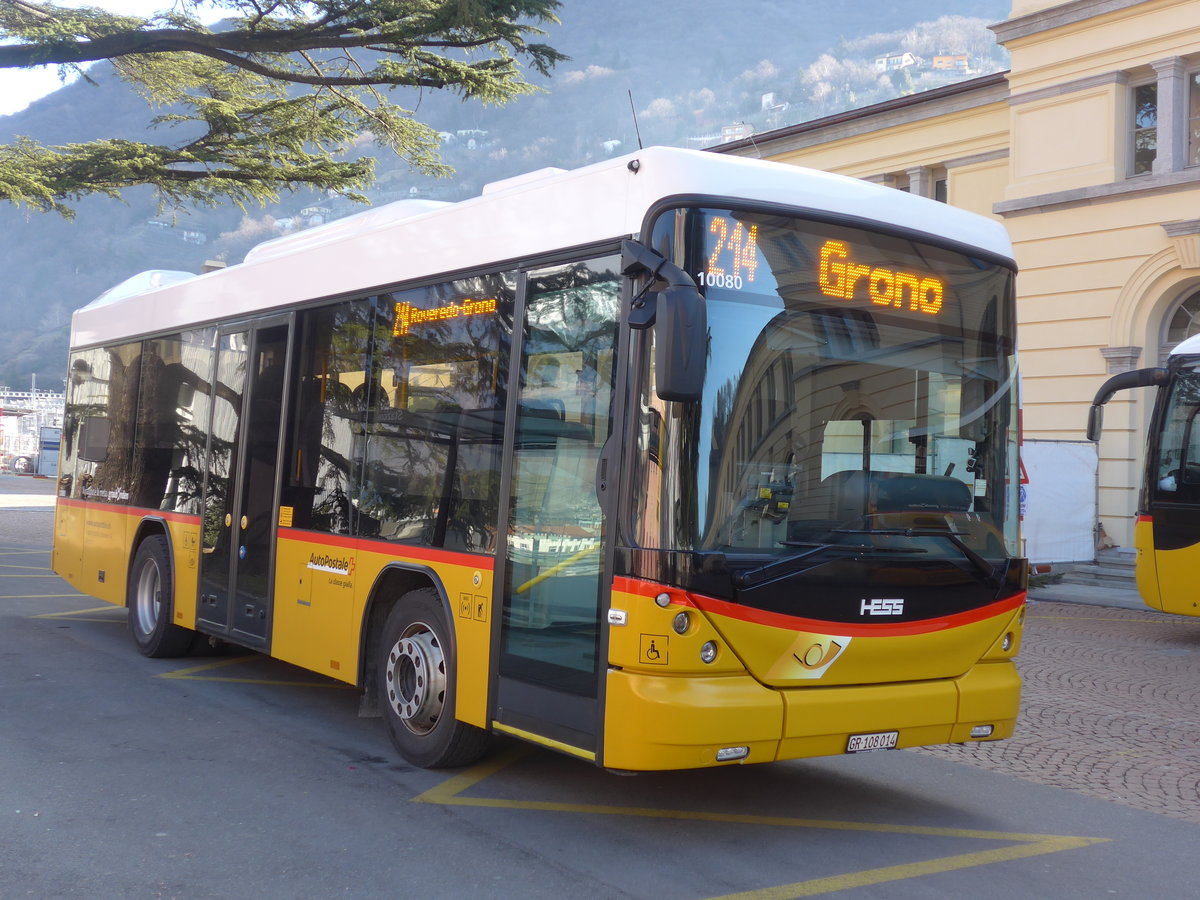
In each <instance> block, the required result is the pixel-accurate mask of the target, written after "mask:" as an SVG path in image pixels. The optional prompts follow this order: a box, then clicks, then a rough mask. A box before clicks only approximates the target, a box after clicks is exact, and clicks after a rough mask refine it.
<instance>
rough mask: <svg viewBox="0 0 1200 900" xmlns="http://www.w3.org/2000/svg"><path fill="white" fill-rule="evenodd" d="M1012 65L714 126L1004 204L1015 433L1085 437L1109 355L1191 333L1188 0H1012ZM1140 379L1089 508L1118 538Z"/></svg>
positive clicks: (998, 212)
mask: <svg viewBox="0 0 1200 900" xmlns="http://www.w3.org/2000/svg"><path fill="white" fill-rule="evenodd" d="M992 30H993V31H994V33H995V34H996V37H997V40H998V41H999V42H1000V43H1001V44H1003V45H1004V46H1005V47H1006V48H1007V49H1008V51H1009V53H1010V54H1011V69H1010V70H1009V71H1008V72H1007V73H1002V74H998V75H989V76H984V77H981V78H976V79H972V80H969V81H964V82H960V83H958V84H955V85H951V86H949V87H946V88H940V89H937V90H933V91H928V92H925V93H922V94H917V95H912V96H909V97H903V98H899V99H897V100H892V101H888V102H885V103H881V104H877V105H875V106H872V107H867V108H864V109H859V110H853V111H850V112H847V113H843V114H839V115H835V116H830V117H827V118H824V119H819V120H815V121H812V122H806V123H802V124H800V125H795V126H790V127H787V128H782V129H779V130H777V131H772V132H767V133H764V134H759V135H755V136H753V137H752V138H747V139H745V140H741V141H737V142H733V143H729V144H726V145H724V146H722V147H720V148H717V149H718V150H719V151H720V152H726V153H733V154H738V155H745V156H759V157H762V158H766V159H773V160H777V161H781V162H786V163H792V164H796V165H804V166H811V167H814V168H819V169H825V170H828V171H832V172H839V173H842V174H846V175H851V176H854V177H858V178H863V179H867V180H870V181H875V182H879V183H882V184H885V185H889V186H892V187H895V188H897V189H901V190H907V191H910V192H912V193H917V194H921V195H923V196H926V197H930V198H933V199H938V200H945V201H947V202H949V203H952V204H954V205H956V206H961V207H964V208H966V209H970V210H973V211H975V212H978V213H982V214H984V215H988V216H992V217H995V218H998V219H1000V220H1001V221H1003V222H1004V224H1005V225H1006V226H1007V228H1008V230H1009V233H1010V235H1011V236H1012V240H1013V244H1014V247H1015V250H1016V257H1017V262H1018V264H1019V266H1020V269H1021V272H1020V275H1019V276H1018V279H1017V292H1018V304H1017V308H1018V313H1017V315H1018V339H1019V342H1020V343H1019V346H1020V351H1019V352H1020V360H1021V372H1022V397H1023V409H1024V413H1023V418H1024V434H1025V438H1026V439H1027V440H1036V439H1041V440H1057V441H1081V440H1083V439H1084V429H1085V427H1086V422H1087V410H1088V407H1089V406H1090V404H1091V401H1092V398H1093V397H1094V395H1095V393H1096V390H1097V389H1098V388H1099V386H1100V385H1101V383H1102V382H1103V381H1104V380H1105V379H1106V378H1107V377H1108V376H1109V375H1110V374H1113V373H1115V372H1120V371H1125V370H1127V369H1131V368H1138V367H1141V366H1151V365H1158V364H1159V363H1160V361H1163V360H1165V358H1166V353H1167V352H1168V351H1169V349H1170V348H1171V347H1172V346H1174V344H1176V343H1178V342H1179V341H1180V340H1182V339H1183V338H1184V337H1187V336H1189V335H1191V334H1194V333H1197V332H1200V0H1075V2H1071V3H1049V2H1044V0H1043V2H1036V0H1015V2H1014V3H1013V10H1012V14H1011V15H1010V17H1009V18H1008V19H1007V20H1006V21H1004V22H1002V23H999V24H997V25H994V26H993V27H992ZM1150 406H1151V396H1150V393H1149V392H1148V391H1127V392H1123V393H1121V394H1119V395H1118V396H1117V398H1116V399H1114V401H1113V402H1112V403H1110V404H1109V407H1108V410H1107V412H1106V417H1105V433H1104V437H1103V440H1102V442H1101V444H1100V448H1099V457H1100V458H1099V466H1098V477H1097V483H1098V486H1097V495H1098V500H1097V511H1098V512H1097V515H1098V519H1099V522H1098V523H1097V524H1100V523H1102V524H1103V528H1104V531H1105V533H1106V534H1107V535H1108V537H1109V538H1110V539H1111V540H1112V541H1113V542H1115V543H1116V544H1118V545H1121V546H1132V542H1133V523H1134V519H1135V511H1136V506H1137V494H1138V489H1139V487H1140V483H1141V466H1142V463H1143V456H1144V444H1145V428H1146V424H1147V421H1148V418H1149V413H1150Z"/></svg>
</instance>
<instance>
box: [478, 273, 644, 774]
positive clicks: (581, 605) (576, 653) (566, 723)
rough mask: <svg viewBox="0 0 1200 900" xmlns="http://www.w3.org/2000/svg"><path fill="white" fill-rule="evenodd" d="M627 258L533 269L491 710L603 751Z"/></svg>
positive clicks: (518, 724) (507, 720) (572, 744)
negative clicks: (609, 489) (612, 474)
mask: <svg viewBox="0 0 1200 900" xmlns="http://www.w3.org/2000/svg"><path fill="white" fill-rule="evenodd" d="M619 262H620V260H619V258H618V257H616V256H607V257H603V258H598V259H592V260H587V261H584V262H578V263H572V264H569V265H564V266H555V267H548V268H545V269H540V270H537V271H533V272H530V273H528V275H527V278H526V285H527V287H526V297H525V304H524V334H523V341H522V352H521V360H520V375H519V379H520V380H519V386H518V390H517V394H516V398H515V399H516V403H515V407H514V405H513V404H510V409H514V408H515V413H514V415H513V418H514V419H515V423H516V424H515V429H514V432H515V434H514V436H513V442H512V444H511V445H510V454H511V455H510V457H509V465H508V466H507V467H506V470H507V471H508V472H510V473H511V488H510V491H509V496H510V497H511V506H510V509H509V516H508V523H507V536H506V542H505V551H504V552H505V555H504V562H503V568H504V576H503V579H502V581H501V583H500V586H499V590H500V591H501V593H502V596H501V598H500V600H501V603H500V604H499V605H500V608H501V609H502V620H501V626H500V637H499V641H500V656H499V683H498V686H497V691H496V694H495V697H496V715H495V719H496V721H497V722H499V723H500V724H501V725H502V726H508V727H509V729H512V730H517V731H520V732H525V733H529V734H535V735H539V736H542V737H545V738H549V739H551V740H553V741H556V742H559V743H561V744H564V745H566V746H567V747H569V748H574V749H575V750H577V751H582V752H581V753H580V755H584V756H587V755H589V754H593V755H594V753H595V751H596V746H597V733H598V728H599V683H600V673H601V672H602V671H603V670H604V660H603V659H602V641H601V629H600V623H601V621H602V617H603V614H604V610H605V609H606V608H607V602H606V599H607V596H608V592H607V590H606V589H605V588H606V586H607V585H608V584H609V583H611V573H609V572H607V571H606V569H607V566H606V554H605V553H604V546H605V543H604V540H605V536H606V521H605V510H604V508H603V505H602V503H601V500H600V498H599V496H598V493H599V492H598V478H602V477H603V476H601V475H599V474H598V468H599V465H600V457H601V451H602V448H603V447H604V444H605V441H606V440H607V439H608V436H609V434H610V432H611V430H612V411H613V397H614V379H615V372H616V366H615V364H614V363H615V356H616V343H617V322H618V316H619V310H620V292H621V279H620V276H619V269H620V265H619Z"/></svg>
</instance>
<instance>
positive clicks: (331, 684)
mask: <svg viewBox="0 0 1200 900" xmlns="http://www.w3.org/2000/svg"><path fill="white" fill-rule="evenodd" d="M257 659H270V657H268V656H235V657H232V658H231V659H218V660H215V661H213V662H208V663H202V664H201V665H198V666H191V667H190V668H187V669H176V670H175V671H174V672H163V673H162V674H161V675H155V676H154V677H155V678H170V679H175V680H179V681H223V682H228V683H230V684H267V685H276V686H281V687H312V688H337V689H339V690H348V689H351V688H353V687H354V686H353V685H350V684H343V683H341V682H337V681H333V680H330V681H328V682H320V681H288V680H286V679H282V678H241V677H237V676H229V675H205V674H200V673H205V672H211V671H213V670H214V669H223V668H225V667H226V666H236V665H238V664H239V663H245V662H253V661H254V660H257Z"/></svg>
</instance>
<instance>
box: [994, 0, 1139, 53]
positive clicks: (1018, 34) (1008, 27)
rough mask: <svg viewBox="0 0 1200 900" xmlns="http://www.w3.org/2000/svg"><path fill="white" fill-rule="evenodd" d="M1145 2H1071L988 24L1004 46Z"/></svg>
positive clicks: (1080, 0) (1106, 0)
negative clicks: (1020, 39) (1010, 42)
mask: <svg viewBox="0 0 1200 900" xmlns="http://www.w3.org/2000/svg"><path fill="white" fill-rule="evenodd" d="M1145 2H1146V0H1072V2H1071V3H1063V4H1062V5H1060V6H1052V7H1051V8H1050V9H1043V10H1041V11H1039V12H1035V13H1030V14H1029V15H1027V16H1018V17H1017V18H1015V19H1009V20H1008V21H1006V22H999V23H997V24H995V25H989V26H988V28H990V29H991V30H992V32H993V33H994V34H995V35H996V40H997V41H999V42H1000V43H1001V44H1007V43H1008V42H1009V41H1015V40H1017V39H1019V38H1023V37H1030V36H1031V35H1035V34H1041V33H1042V32H1043V31H1050V30H1052V29H1054V28H1062V27H1063V26H1066V25H1075V24H1076V23H1078V22H1086V21H1087V20H1088V19H1094V18H1096V17H1097V16H1103V15H1107V14H1108V13H1112V12H1118V11H1120V10H1122V9H1128V8H1129V7H1131V6H1140V5H1141V4H1143V3H1145Z"/></svg>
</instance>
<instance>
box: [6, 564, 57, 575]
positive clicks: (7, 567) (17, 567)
mask: <svg viewBox="0 0 1200 900" xmlns="http://www.w3.org/2000/svg"><path fill="white" fill-rule="evenodd" d="M0 568H5V569H28V568H32V567H31V566H3V567H0ZM46 571H47V572H49V571H50V570H49V569H46ZM49 577H50V576H49V575H9V574H7V573H0V578H49Z"/></svg>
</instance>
